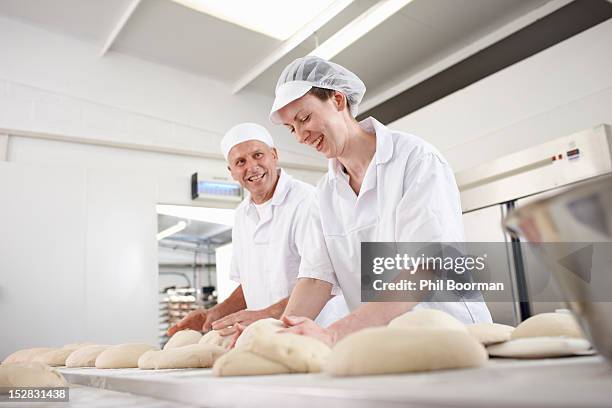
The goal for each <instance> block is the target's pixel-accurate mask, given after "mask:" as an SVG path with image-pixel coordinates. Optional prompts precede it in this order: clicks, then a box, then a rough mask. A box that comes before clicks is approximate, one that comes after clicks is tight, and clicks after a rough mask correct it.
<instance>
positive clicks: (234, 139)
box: [221, 122, 274, 160]
mask: <svg viewBox="0 0 612 408" xmlns="http://www.w3.org/2000/svg"><path fill="white" fill-rule="evenodd" d="M249 140H259V141H260V142H263V143H265V144H267V145H268V146H270V147H274V140H273V139H272V136H271V135H270V132H268V129H266V128H265V127H263V126H261V125H258V124H257V123H250V122H245V123H241V124H239V125H236V126H234V127H233V128H231V129H230V130H228V131H227V132H226V133H225V136H223V139H221V152H223V157H225V160H227V156H228V155H229V152H230V150H232V147H234V146H236V145H237V144H240V143H242V142H246V141H249Z"/></svg>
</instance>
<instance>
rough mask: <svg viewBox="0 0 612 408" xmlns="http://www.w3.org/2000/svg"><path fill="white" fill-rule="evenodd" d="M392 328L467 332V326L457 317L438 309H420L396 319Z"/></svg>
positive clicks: (390, 324) (392, 322) (391, 323)
mask: <svg viewBox="0 0 612 408" xmlns="http://www.w3.org/2000/svg"><path fill="white" fill-rule="evenodd" d="M388 327H390V328H406V329H439V330H457V331H462V332H467V329H466V328H465V325H464V324H463V323H461V322H460V321H459V320H457V319H456V318H455V317H453V316H451V315H449V314H448V313H446V312H443V311H441V310H437V309H418V310H413V311H410V312H408V313H404V314H403V315H401V316H398V317H396V318H395V319H393V320H391V322H390V323H389V326H388Z"/></svg>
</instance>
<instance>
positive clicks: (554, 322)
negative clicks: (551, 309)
mask: <svg viewBox="0 0 612 408" xmlns="http://www.w3.org/2000/svg"><path fill="white" fill-rule="evenodd" d="M554 336H563V337H571V338H579V339H580V338H584V334H583V333H582V330H580V327H579V326H578V323H577V322H576V320H575V319H574V317H573V316H572V315H570V314H568V313H540V314H537V315H535V316H531V317H530V318H529V319H527V320H525V321H524V322H522V323H521V324H519V325H518V326H517V327H516V329H514V331H513V332H512V336H511V338H512V340H515V339H524V338H527V337H554Z"/></svg>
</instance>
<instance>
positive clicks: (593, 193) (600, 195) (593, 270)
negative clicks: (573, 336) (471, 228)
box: [504, 175, 612, 361]
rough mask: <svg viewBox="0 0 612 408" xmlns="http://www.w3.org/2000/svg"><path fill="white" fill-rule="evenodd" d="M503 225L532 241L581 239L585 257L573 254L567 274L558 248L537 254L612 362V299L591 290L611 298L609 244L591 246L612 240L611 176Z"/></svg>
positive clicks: (510, 217) (524, 210) (550, 247)
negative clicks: (603, 297)
mask: <svg viewBox="0 0 612 408" xmlns="http://www.w3.org/2000/svg"><path fill="white" fill-rule="evenodd" d="M504 224H505V226H506V228H507V229H508V230H509V231H511V232H513V233H517V234H519V235H521V236H523V237H524V238H526V239H528V240H529V241H531V242H534V243H551V242H568V243H584V245H585V248H587V249H588V248H590V249H591V250H590V254H589V255H590V256H574V257H572V263H571V270H572V271H571V272H572V273H568V269H567V266H563V265H562V264H561V263H559V260H560V259H563V258H565V257H566V256H567V253H565V252H564V249H563V246H555V245H541V248H542V251H540V252H539V253H540V254H541V255H542V257H543V259H544V260H545V261H546V262H547V264H548V265H550V267H551V268H552V269H553V277H554V279H555V281H556V282H557V283H558V285H559V288H560V289H561V292H562V294H563V295H564V296H565V299H566V300H567V304H568V306H569V308H570V309H571V310H572V311H573V312H574V314H575V315H576V317H577V318H578V321H579V322H580V324H581V326H582V328H583V329H584V331H585V333H586V334H587V336H588V337H589V338H590V340H591V342H592V344H593V345H594V346H595V348H597V350H598V351H599V352H600V353H601V354H602V355H604V356H605V357H606V358H607V359H608V360H609V361H612V302H611V301H608V302H606V301H601V300H606V299H601V296H600V295H596V294H595V291H600V292H601V291H603V292H604V293H605V292H608V293H609V296H610V299H609V300H612V253H611V252H610V250H609V249H610V246H608V245H599V246H597V245H595V246H594V245H590V244H592V243H602V242H603V243H612V175H609V176H603V177H599V178H596V179H594V180H592V181H589V182H586V183H581V184H580V185H578V186H575V187H573V188H570V189H568V190H566V191H564V192H561V193H558V194H555V195H553V196H551V197H548V198H545V199H542V200H538V201H536V202H533V203H531V204H528V205H526V206H524V207H521V208H519V209H517V210H515V211H512V212H511V213H510V214H509V215H508V217H507V218H506V220H505V222H504ZM566 259H567V258H566ZM580 276H589V279H588V280H584V279H581V278H580Z"/></svg>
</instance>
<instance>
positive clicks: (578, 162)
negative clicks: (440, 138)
mask: <svg viewBox="0 0 612 408" xmlns="http://www.w3.org/2000/svg"><path fill="white" fill-rule="evenodd" d="M609 173H612V128H611V127H610V125H599V126H596V127H593V128H591V129H586V130H583V131H580V132H577V133H574V134H571V135H567V136H562V137H559V138H557V139H554V140H551V141H549V142H546V143H543V144H541V145H538V146H534V147H531V148H529V149H525V150H522V151H519V152H516V153H512V154H510V155H507V156H504V157H500V158H498V159H495V160H493V161H491V162H487V163H484V164H481V165H479V166H476V167H474V168H471V169H468V170H464V171H461V172H458V173H456V174H455V177H456V180H457V184H458V186H459V191H460V193H461V204H462V209H463V213H464V225H465V232H466V240H467V241H472V242H502V243H503V242H506V243H507V247H508V257H507V262H506V263H505V264H503V265H501V264H500V265H496V271H495V273H497V275H498V276H496V280H497V281H500V282H508V281H509V282H510V287H512V289H513V292H514V293H515V296H514V298H515V299H516V301H515V302H513V303H512V302H499V303H495V302H490V301H489V300H488V299H487V296H486V295H485V300H487V301H488V302H487V303H488V305H489V309H490V310H491V313H492V315H493V319H494V320H495V321H497V322H499V323H506V324H511V325H516V324H518V323H520V322H521V320H524V319H526V318H527V317H529V316H530V315H532V314H533V313H541V312H547V311H554V310H555V309H557V308H560V307H564V305H563V304H562V303H560V302H540V301H534V300H533V299H532V298H531V297H530V296H529V290H528V289H529V288H530V287H531V286H533V285H535V283H536V282H534V281H533V276H531V275H530V273H529V272H530V270H535V269H537V268H539V266H538V267H537V268H536V265H535V263H539V260H538V259H537V258H536V257H535V256H534V255H533V254H529V253H520V252H517V251H516V250H515V249H514V248H515V247H514V246H511V243H512V242H513V243H517V242H519V241H520V238H518V237H516V236H511V235H510V234H508V233H507V231H505V230H504V229H503V227H502V220H503V219H504V218H505V216H506V215H507V214H508V213H509V212H510V211H512V210H513V209H514V208H517V207H522V206H524V205H528V204H529V203H531V202H534V201H538V200H540V199H542V198H544V197H547V196H549V195H551V194H557V193H559V192H560V191H564V190H565V189H567V188H568V187H570V186H573V185H576V184H580V183H582V182H585V181H587V180H590V179H593V178H595V177H599V176H602V175H605V174H609ZM545 291H546V292H545V293H547V294H549V296H548V298H549V299H552V298H559V297H560V296H561V294H560V293H558V289H557V288H556V286H555V285H554V282H551V283H550V285H549V287H547V288H546V289H545ZM519 298H520V299H530V301H529V302H519V301H518V299H519Z"/></svg>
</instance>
